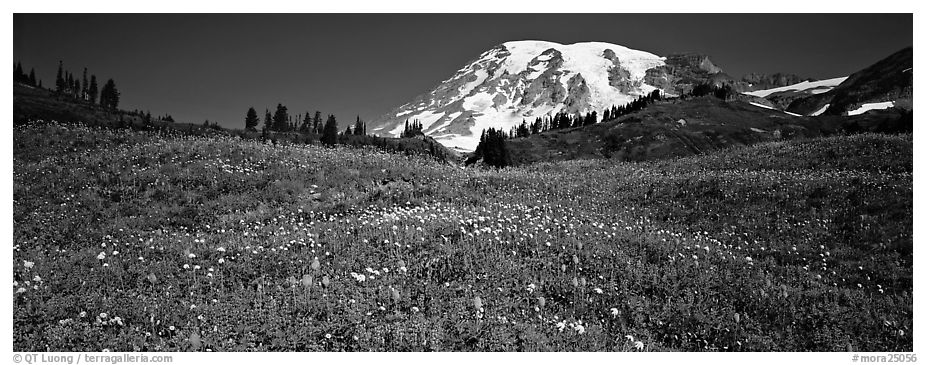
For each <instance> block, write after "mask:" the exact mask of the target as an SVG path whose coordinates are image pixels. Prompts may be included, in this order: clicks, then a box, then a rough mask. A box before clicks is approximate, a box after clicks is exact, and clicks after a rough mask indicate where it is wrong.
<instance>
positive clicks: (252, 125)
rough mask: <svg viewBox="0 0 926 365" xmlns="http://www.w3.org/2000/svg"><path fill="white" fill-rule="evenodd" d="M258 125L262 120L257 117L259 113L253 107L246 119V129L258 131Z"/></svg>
mask: <svg viewBox="0 0 926 365" xmlns="http://www.w3.org/2000/svg"><path fill="white" fill-rule="evenodd" d="M258 124H260V118H258V117H257V111H256V110H254V107H253V106H252V107H250V108H248V113H247V115H246V116H245V117H244V129H247V130H249V131H253V130H255V129H257V125H258Z"/></svg>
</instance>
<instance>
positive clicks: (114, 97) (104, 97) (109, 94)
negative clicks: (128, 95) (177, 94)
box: [100, 79, 119, 110]
mask: <svg viewBox="0 0 926 365" xmlns="http://www.w3.org/2000/svg"><path fill="white" fill-rule="evenodd" d="M100 106H102V107H103V108H106V109H111V110H116V109H117V108H119V90H117V89H116V83H115V82H114V81H113V79H109V80H107V81H106V84H105V85H103V89H102V90H100Z"/></svg>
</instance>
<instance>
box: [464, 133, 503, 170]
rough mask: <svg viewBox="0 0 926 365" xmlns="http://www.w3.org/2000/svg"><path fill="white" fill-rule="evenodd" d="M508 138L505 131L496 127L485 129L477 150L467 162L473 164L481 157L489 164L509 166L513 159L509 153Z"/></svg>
mask: <svg viewBox="0 0 926 365" xmlns="http://www.w3.org/2000/svg"><path fill="white" fill-rule="evenodd" d="M506 139H508V135H507V134H506V133H505V131H502V130H496V129H495V128H489V129H486V130H483V131H482V135H481V136H480V137H479V145H478V146H476V151H474V152H473V156H472V157H470V158H469V159H468V160H467V161H466V162H467V163H468V164H471V163H473V162H475V161H477V160H478V159H480V158H481V159H482V161H483V162H484V163H485V164H486V165H489V166H493V167H504V166H508V165H509V164H511V160H510V157H509V155H508V148H507V146H506V145H505V140H506Z"/></svg>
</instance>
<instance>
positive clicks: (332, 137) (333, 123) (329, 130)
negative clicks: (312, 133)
mask: <svg viewBox="0 0 926 365" xmlns="http://www.w3.org/2000/svg"><path fill="white" fill-rule="evenodd" d="M322 143H324V144H326V145H328V146H333V145H335V144H336V143H338V121H337V120H335V118H334V115H331V114H329V115H328V120H327V121H325V129H324V132H323V133H322Z"/></svg>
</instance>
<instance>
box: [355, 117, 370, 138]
mask: <svg viewBox="0 0 926 365" xmlns="http://www.w3.org/2000/svg"><path fill="white" fill-rule="evenodd" d="M354 135H358V136H365V135H367V124H366V123H364V122H363V121H362V120H360V116H359V115H358V116H357V122H355V123H354Z"/></svg>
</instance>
